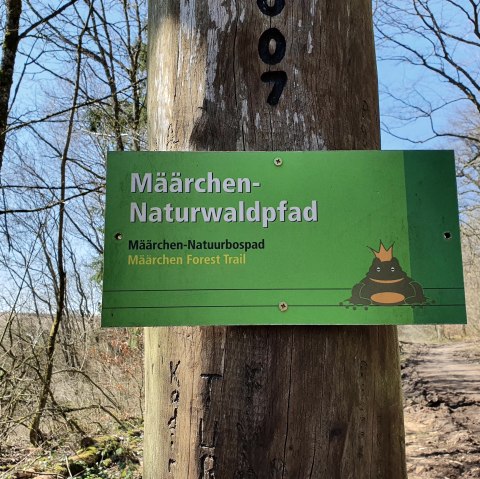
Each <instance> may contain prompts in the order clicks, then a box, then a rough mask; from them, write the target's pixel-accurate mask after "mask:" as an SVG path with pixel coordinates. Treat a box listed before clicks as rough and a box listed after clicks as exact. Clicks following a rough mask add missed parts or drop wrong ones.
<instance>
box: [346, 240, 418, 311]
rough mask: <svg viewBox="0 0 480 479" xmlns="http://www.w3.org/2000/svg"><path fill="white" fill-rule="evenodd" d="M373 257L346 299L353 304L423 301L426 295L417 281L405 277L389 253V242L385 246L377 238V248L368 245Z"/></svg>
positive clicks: (390, 304) (396, 303)
mask: <svg viewBox="0 0 480 479" xmlns="http://www.w3.org/2000/svg"><path fill="white" fill-rule="evenodd" d="M369 249H370V250H371V251H372V252H373V254H374V255H375V258H374V259H373V261H372V265H371V266H370V269H369V270H368V272H367V275H366V276H365V278H363V279H362V280H361V281H360V282H359V283H357V284H356V285H355V286H354V287H353V288H352V296H351V298H349V299H348V301H349V302H350V303H351V304H354V305H366V306H368V305H381V306H396V305H402V304H406V305H411V306H414V305H423V304H426V303H427V298H426V297H425V295H424V293H423V288H422V286H420V284H419V283H417V282H416V281H414V280H413V279H412V278H409V277H408V276H407V274H406V273H405V272H404V271H403V269H402V267H401V266H400V263H399V262H398V259H397V258H395V257H394V256H393V244H392V245H391V246H390V247H389V248H388V249H387V248H385V246H384V245H383V243H382V242H381V241H380V248H379V250H378V251H375V250H374V249H373V248H369Z"/></svg>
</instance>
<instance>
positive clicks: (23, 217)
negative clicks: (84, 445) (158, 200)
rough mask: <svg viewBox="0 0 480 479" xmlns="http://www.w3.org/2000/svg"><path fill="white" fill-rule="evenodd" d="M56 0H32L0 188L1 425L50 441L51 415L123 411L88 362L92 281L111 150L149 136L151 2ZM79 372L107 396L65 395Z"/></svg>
mask: <svg viewBox="0 0 480 479" xmlns="http://www.w3.org/2000/svg"><path fill="white" fill-rule="evenodd" d="M49 3H50V2H47V1H45V2H43V1H38V2H37V1H35V2H31V1H29V0H25V2H24V5H23V6H24V11H23V13H22V17H24V18H25V20H24V22H25V24H26V25H27V24H28V26H25V30H24V33H25V34H24V35H22V34H20V39H21V40H22V41H21V43H19V44H20V45H21V46H22V49H19V50H18V51H17V55H21V58H22V61H21V62H17V63H16V65H17V66H18V69H17V71H16V72H15V75H14V78H16V79H17V80H16V81H15V82H13V83H12V85H13V87H12V88H13V90H12V91H13V95H12V96H11V98H10V100H9V101H7V102H6V104H8V125H7V126H6V128H5V129H4V130H2V131H3V133H8V135H7V136H5V135H4V138H6V141H7V146H8V148H6V149H5V155H4V157H5V159H6V160H7V161H5V162H4V165H3V170H2V185H0V198H1V201H0V235H1V238H2V239H1V242H0V265H1V267H0V270H1V273H0V274H1V275H2V277H1V280H2V281H3V284H4V285H5V288H4V290H3V292H2V293H0V310H3V311H6V314H5V315H3V316H2V317H1V320H0V407H1V408H2V413H3V412H4V411H7V412H8V414H6V415H5V416H3V414H2V419H1V420H0V429H1V430H2V434H9V431H12V430H14V429H16V428H18V427H20V428H26V429H29V430H30V440H31V442H32V443H34V444H38V443H40V442H42V441H43V440H44V439H45V438H47V437H48V428H49V426H48V424H47V423H46V421H45V418H49V419H54V420H55V421H61V422H62V421H63V424H64V425H66V426H67V427H68V428H69V429H71V430H72V431H76V432H80V431H82V430H83V427H82V425H81V424H80V423H79V422H78V421H77V420H76V419H75V414H76V412H77V411H79V410H85V409H90V408H92V407H93V408H97V409H98V410H101V411H103V413H104V414H107V415H109V416H110V417H111V418H114V417H115V420H117V419H118V418H116V416H115V414H114V412H113V410H112V408H113V409H116V408H118V406H119V403H118V402H117V401H116V400H115V398H114V397H115V394H114V393H113V391H111V390H110V389H109V388H110V386H105V384H104V385H103V386H102V387H100V386H99V384H98V382H96V381H95V380H94V379H93V378H94V376H92V374H91V371H90V370H89V369H88V364H87V363H88V358H89V355H91V354H90V353H91V351H92V346H91V344H90V343H89V341H92V331H94V328H95V327H96V326H95V325H96V323H95V321H94V318H95V315H96V313H97V312H98V301H99V294H98V293H99V292H98V282H96V281H95V280H94V279H93V277H94V276H96V275H97V276H98V275H99V274H100V270H101V261H102V259H101V258H102V253H103V238H102V236H103V235H102V228H103V210H104V201H103V197H104V183H105V157H106V152H107V150H108V149H112V148H113V149H140V148H142V147H143V145H144V144H145V136H146V133H145V107H144V101H145V68H146V64H145V63H146V62H145V43H146V42H145V33H146V32H145V30H146V27H145V20H146V11H145V10H146V6H145V3H144V1H143V0H136V1H133V2H131V1H126V0H111V1H107V0H95V1H94V2H92V1H88V0H84V1H80V0H79V1H69V2H62V5H61V6H60V7H59V8H58V9H57V10H52V9H51V8H50V7H49ZM21 28H22V27H21ZM26 318H29V319H28V320H26ZM95 334H96V333H93V336H95ZM19 338H21V340H19ZM93 340H95V339H93ZM93 349H94V350H96V349H95V348H93ZM71 374H73V375H76V376H77V377H79V378H82V381H83V383H85V382H86V383H87V384H89V385H90V386H91V387H92V388H93V390H94V391H95V394H96V395H97V396H98V400H97V399H96V400H95V402H94V403H93V404H88V403H85V399H84V398H68V400H67V401H65V399H62V395H61V394H59V392H58V387H57V384H58V381H59V380H64V379H65V377H66V375H67V376H68V375H71ZM125 374H126V372H125ZM128 374H130V372H129V373H128ZM21 377H24V378H25V381H22V382H19V381H18V380H17V379H18V378H21ZM129 377H130V376H129ZM62 378H63V379H62ZM135 380H136V378H135ZM80 383H81V381H79V384H80ZM83 383H82V384H83ZM22 387H23V388H24V391H23V392H22ZM139 387H140V388H141V385H140V384H139ZM92 397H93V396H92ZM135 401H137V400H136V399H135ZM4 431H5V432H4Z"/></svg>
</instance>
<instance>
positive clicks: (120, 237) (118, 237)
mask: <svg viewBox="0 0 480 479" xmlns="http://www.w3.org/2000/svg"><path fill="white" fill-rule="evenodd" d="M122 238H123V235H122V233H116V234H115V239H116V240H117V241H120V240H121V239H122Z"/></svg>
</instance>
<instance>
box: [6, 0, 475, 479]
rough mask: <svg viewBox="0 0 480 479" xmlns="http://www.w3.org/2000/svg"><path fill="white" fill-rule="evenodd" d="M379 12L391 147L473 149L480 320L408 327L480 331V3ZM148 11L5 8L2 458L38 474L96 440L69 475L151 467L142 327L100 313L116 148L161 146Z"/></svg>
mask: <svg viewBox="0 0 480 479" xmlns="http://www.w3.org/2000/svg"><path fill="white" fill-rule="evenodd" d="M180 1H181V2H183V3H185V1H184V0H180ZM372 7H373V10H374V21H375V34H376V45H377V57H378V66H379V82H380V92H381V95H380V105H381V123H382V147H383V149H412V148H421V149H426V148H432V149H434V148H438V149H439V148H447V149H455V152H456V159H457V179H458V189H459V204H460V219H461V229H462V245H463V262H464V275H465V285H466V296H467V310H468V317H469V324H468V326H463V327H462V326H452V327H449V326H443V327H433V326H432V327H423V328H416V329H415V331H414V332H413V333H412V332H411V331H410V330H409V329H408V328H405V329H403V330H402V335H403V338H404V339H406V340H410V339H411V337H412V336H413V335H414V336H416V337H417V338H419V337H420V338H421V339H423V340H425V341H432V340H435V341H446V340H456V341H459V340H461V341H465V340H469V341H470V340H473V341H475V340H476V339H477V338H478V336H479V331H480V311H479V307H480V306H479V301H478V298H479V293H480V265H479V258H480V255H479V248H480V216H479V213H480V177H479V171H480V163H479V152H480V78H479V77H480V20H479V17H480V7H479V5H478V4H477V2H475V1H473V0H392V1H390V0H374V1H373V4H372ZM146 10H147V5H146V1H145V0H69V1H66V0H55V1H53V0H4V1H3V2H2V3H1V4H0V36H1V40H2V52H1V64H0V456H1V455H2V451H3V452H4V453H7V452H8V454H10V456H11V454H12V447H14V448H15V447H16V448H19V449H18V450H19V451H20V447H22V449H21V450H22V453H21V454H20V453H19V456H18V457H17V459H18V460H17V459H16V464H19V463H20V464H21V465H22V468H23V469H25V467H26V466H28V464H29V460H30V459H32V458H34V459H32V461H36V462H37V465H38V461H39V460H40V459H39V458H42V457H43V458H44V459H41V460H45V462H48V460H47V458H45V455H49V457H50V458H51V456H52V454H53V455H55V454H57V456H59V457H60V456H62V455H63V456H62V457H64V456H65V457H68V456H69V454H70V456H69V457H72V454H73V455H74V454H75V449H76V448H77V449H78V444H77V443H78V441H79V438H82V440H83V441H86V442H84V443H82V446H84V447H86V448H87V449H88V447H91V448H93V449H95V452H94V456H93V457H94V461H92V468H93V464H94V463H95V464H96V465H95V471H93V469H92V470H90V469H88V467H86V466H85V467H83V468H80V469H79V470H78V471H77V472H75V470H74V467H76V466H74V464H75V463H76V462H75V461H77V460H78V458H76V459H71V460H70V461H66V463H65V461H64V463H63V465H62V466H59V467H60V469H59V471H60V472H59V474H63V475H68V474H70V475H75V474H78V475H79V477H110V476H109V475H107V472H102V471H101V467H100V466H99V465H98V464H99V454H100V456H101V459H102V461H104V460H106V459H110V460H111V461H112V458H113V459H114V462H115V464H116V467H117V469H116V470H115V474H117V476H118V477H136V475H138V474H139V472H138V463H139V462H140V460H141V458H140V456H139V454H140V453H138V452H136V450H135V449H134V448H133V447H131V446H132V444H133V445H135V444H136V443H137V442H139V441H141V425H142V418H143V370H142V368H143V359H142V358H143V343H142V341H143V336H142V330H141V329H136V328H130V329H110V330H101V329H100V325H99V308H100V299H101V281H102V254H103V221H104V204H105V196H104V195H105V159H106V153H107V151H108V150H115V151H128V150H145V149H146V148H147V145H146V110H145V94H146V42H147V40H146V36H147V31H146V21H147V11H146ZM475 344H476V343H475ZM113 432H115V434H114V435H112V434H113ZM99 437H102V438H103V439H98V438H99ZM85 438H87V439H85ZM88 438H90V439H88ZM91 438H96V439H91ZM119 438H120V439H119ZM89 441H90V442H89ZM102 441H103V442H102ZM100 443H101V447H94V446H95V445H97V446H98V444H100ZM26 444H30V446H28V447H31V448H32V449H31V451H33V452H32V453H31V455H30V453H28V454H26V453H25V450H27V451H29V450H30V449H25V447H26V446H25V445H26ZM39 448H41V451H42V454H40V453H39V452H38V451H39ZM68 448H70V449H68ZM67 449H68V450H67ZM5 451H6V452H5ZM45 451H48V454H47V452H45ZM55 451H57V453H55ZM99 451H100V452H99ZM10 456H9V457H10ZM20 456H21V457H20ZM106 456H108V458H107V457H106ZM73 457H74V456H73ZM29 458H30V459H29ZM83 459H85V458H83ZM83 459H82V460H83ZM13 462H15V461H13ZM80 462H81V461H80ZM84 463H85V461H84ZM1 464H2V462H1V461H0V465H1ZM86 464H87V466H88V464H89V463H88V460H87V462H86ZM0 467H1V466H0ZM8 467H10V466H8ZM8 467H7V466H5V474H7V473H8V471H11V467H10V469H8ZM89 467H90V466H89ZM102 467H103V468H104V470H105V471H106V470H107V469H108V470H109V469H110V468H111V467H112V464H111V462H110V463H108V462H107V464H106V465H105V464H104V466H102ZM62 468H63V469H62ZM17 469H18V468H17ZM27 469H28V467H27ZM88 474H90V476H88ZM101 474H104V476H102V475H101ZM109 474H113V472H111V471H110V473H109ZM0 477H7V476H6V475H5V476H2V469H0ZM12 477H14V476H12ZM15 477H21V476H15ZM25 477H33V476H25ZM111 477H115V476H111Z"/></svg>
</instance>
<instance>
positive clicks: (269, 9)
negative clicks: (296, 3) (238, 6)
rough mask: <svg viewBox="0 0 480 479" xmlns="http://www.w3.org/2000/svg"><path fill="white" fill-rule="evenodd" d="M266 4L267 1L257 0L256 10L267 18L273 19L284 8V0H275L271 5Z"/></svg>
mask: <svg viewBox="0 0 480 479" xmlns="http://www.w3.org/2000/svg"><path fill="white" fill-rule="evenodd" d="M268 3H269V2H268V0H257V5H258V8H259V9H260V10H261V12H262V13H264V14H265V15H268V16H269V17H275V16H276V15H278V14H279V13H281V12H282V10H283V7H284V6H285V0H275V2H274V4H273V5H269V4H268Z"/></svg>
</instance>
